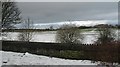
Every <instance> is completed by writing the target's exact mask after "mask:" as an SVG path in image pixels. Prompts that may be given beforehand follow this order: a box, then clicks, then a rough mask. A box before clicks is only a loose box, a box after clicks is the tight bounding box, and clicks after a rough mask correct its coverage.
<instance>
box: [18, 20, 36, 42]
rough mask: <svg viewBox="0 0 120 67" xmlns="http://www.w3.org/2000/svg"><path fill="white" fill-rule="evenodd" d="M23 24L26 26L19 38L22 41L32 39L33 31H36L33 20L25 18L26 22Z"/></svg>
mask: <svg viewBox="0 0 120 67" xmlns="http://www.w3.org/2000/svg"><path fill="white" fill-rule="evenodd" d="M22 26H23V28H24V31H23V32H21V33H20V34H19V35H18V39H19V40H20V41H30V40H31V39H32V37H33V33H34V31H33V29H34V26H33V21H31V20H30V19H29V18H28V19H27V20H25V23H24V24H23V25H22Z"/></svg>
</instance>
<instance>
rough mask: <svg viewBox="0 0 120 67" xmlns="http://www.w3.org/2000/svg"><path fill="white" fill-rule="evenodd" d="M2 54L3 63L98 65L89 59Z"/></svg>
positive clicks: (2, 52) (4, 52)
mask: <svg viewBox="0 0 120 67" xmlns="http://www.w3.org/2000/svg"><path fill="white" fill-rule="evenodd" d="M0 54H2V65H97V63H92V62H91V61H89V60H68V59H60V58H54V57H52V58H51V57H47V56H42V55H34V54H30V53H25V54H24V53H15V52H6V51H0ZM0 60H1V59H0ZM0 65H1V64H0Z"/></svg>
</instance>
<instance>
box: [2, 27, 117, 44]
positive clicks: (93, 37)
mask: <svg viewBox="0 0 120 67" xmlns="http://www.w3.org/2000/svg"><path fill="white" fill-rule="evenodd" d="M115 33H116V34H117V36H116V39H118V30H117V31H116V30H115ZM7 34H8V37H2V39H3V40H18V38H17V36H18V35H19V32H8V33H7ZM81 34H82V35H83V37H84V38H83V40H82V43H83V44H93V43H94V42H95V41H97V38H98V37H99V34H98V32H96V31H95V29H93V30H92V31H86V32H82V33H81ZM30 41H32V42H56V31H43V32H35V33H34V34H33V37H32V39H31V40H30Z"/></svg>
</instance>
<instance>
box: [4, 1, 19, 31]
mask: <svg viewBox="0 0 120 67" xmlns="http://www.w3.org/2000/svg"><path fill="white" fill-rule="evenodd" d="M20 13H21V12H20V10H19V8H18V7H17V5H16V2H12V1H10V0H6V2H2V28H6V29H9V28H13V27H14V24H18V23H20V19H21V18H20Z"/></svg>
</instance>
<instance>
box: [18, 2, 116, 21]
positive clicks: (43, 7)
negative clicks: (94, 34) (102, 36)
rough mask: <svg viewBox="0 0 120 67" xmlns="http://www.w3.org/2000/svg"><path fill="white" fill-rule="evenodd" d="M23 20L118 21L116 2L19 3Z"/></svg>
mask: <svg viewBox="0 0 120 67" xmlns="http://www.w3.org/2000/svg"><path fill="white" fill-rule="evenodd" d="M18 6H19V8H20V9H21V11H22V16H23V18H26V17H30V18H31V19H33V21H34V22H35V23H53V22H62V21H66V20H118V19H117V13H118V3H117V2H71V3H70V2H54V3H53V2H19V3H18Z"/></svg>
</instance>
